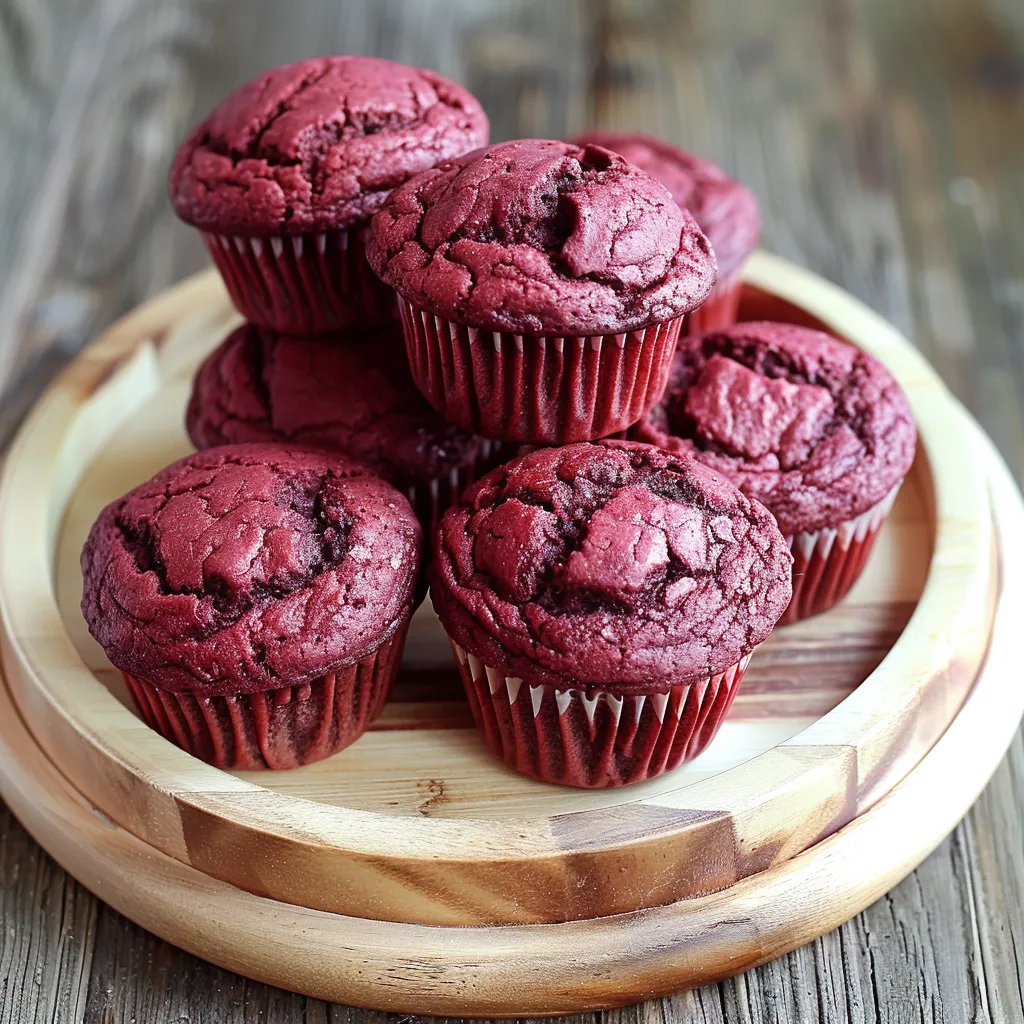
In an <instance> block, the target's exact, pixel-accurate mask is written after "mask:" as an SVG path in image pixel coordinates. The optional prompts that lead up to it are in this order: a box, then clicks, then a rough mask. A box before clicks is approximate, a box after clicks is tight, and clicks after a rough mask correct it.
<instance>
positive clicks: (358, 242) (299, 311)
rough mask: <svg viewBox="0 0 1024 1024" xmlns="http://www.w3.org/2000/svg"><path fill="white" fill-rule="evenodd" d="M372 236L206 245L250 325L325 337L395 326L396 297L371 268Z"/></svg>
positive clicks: (211, 237)
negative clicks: (366, 242)
mask: <svg viewBox="0 0 1024 1024" xmlns="http://www.w3.org/2000/svg"><path fill="white" fill-rule="evenodd" d="M364 233H365V228H361V229H359V230H358V231H326V232H320V233H319V234H309V235H294V236H281V237H272V238H255V237H253V238H249V237H245V236H242V235H215V234H204V235H203V240H204V241H205V242H206V248H207V249H208V250H209V252H210V256H211V257H212V258H213V262H214V263H215V264H216V265H217V269H218V270H219V271H220V274H221V277H223V278H224V284H225V285H226V286H227V289H228V294H229V295H230V296H231V300H232V302H234V304H235V306H236V307H237V309H238V311H239V312H240V313H241V314H242V315H243V316H244V317H245V318H246V319H247V320H250V321H252V323H254V324H256V325H257V326H258V327H266V328H268V329H270V330H274V331H280V332H282V333H283V334H323V333H326V332H328V331H339V330H362V329H364V328H371V327H378V326H380V325H382V324H386V323H390V322H393V321H394V319H395V293H394V292H393V291H392V290H391V289H390V288H388V287H387V286H386V285H385V284H384V283H383V282H382V281H381V280H380V278H378V277H377V275H376V274H374V272H373V271H372V270H371V269H370V265H369V264H368V263H367V262H366V256H365V253H364V249H363V236H364Z"/></svg>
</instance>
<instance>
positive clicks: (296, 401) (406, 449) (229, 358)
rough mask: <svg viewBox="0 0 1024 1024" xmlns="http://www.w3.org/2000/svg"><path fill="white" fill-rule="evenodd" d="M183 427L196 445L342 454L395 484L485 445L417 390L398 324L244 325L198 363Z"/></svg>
mask: <svg viewBox="0 0 1024 1024" xmlns="http://www.w3.org/2000/svg"><path fill="white" fill-rule="evenodd" d="M186 425H187V427H188V432H189V436H190V437H191V438H192V440H193V441H194V442H195V445H196V447H197V448H210V447H212V446H214V445H219V444H236V443H240V442H250V441H291V442H295V443H297V444H303V445H313V446H315V447H318V448H321V447H323V448H332V449H336V450H338V451H343V452H347V453H348V454H350V455H353V456H355V457H356V458H358V459H362V460H363V461H366V462H371V463H372V464H373V465H374V466H376V467H377V468H378V469H379V470H380V472H381V473H382V475H384V476H385V477H387V478H388V479H389V480H391V481H392V482H393V483H394V484H396V486H399V487H401V488H406V487H409V486H411V485H413V484H417V483H425V482H428V481H430V480H432V479H435V478H437V477H444V478H447V476H448V474H449V473H451V472H452V471H453V470H456V469H459V468H461V467H464V466H472V465H474V464H475V462H476V460H477V459H478V458H480V457H482V456H483V452H484V444H485V442H484V441H483V440H482V439H481V438H478V437H474V436H473V435H472V434H470V433H467V432H466V431H464V430H459V428H458V427H455V426H452V425H451V424H449V423H446V422H445V421H444V420H443V419H441V417H440V416H438V415H437V413H435V412H434V410H433V409H431V407H430V405H429V404H428V403H427V401H426V399H424V398H423V396H422V395H421V394H420V393H419V391H418V390H417V389H416V385H415V384H414V383H413V381H412V376H411V375H410V373H409V366H408V362H407V359H406V355H405V349H404V346H403V342H402V338H401V334H400V328H398V327H397V326H396V327H394V328H390V329H387V330H384V331H380V332H377V333H373V334H365V335H356V334H337V335H322V336H319V337H315V338H297V337H291V336H288V335H281V334H275V333H274V332H272V331H261V330H259V329H258V328H256V327H254V326H252V324H243V325H242V326H241V327H239V328H238V329H237V330H235V331H234V332H233V333H232V334H230V335H229V336H228V337H227V339H226V340H225V341H224V342H223V344H221V345H220V346H219V347H218V348H216V349H215V350H214V351H213V353H212V354H211V355H210V356H209V357H208V358H207V359H206V361H205V362H204V363H203V365H202V366H201V367H200V368H199V372H198V373H197V374H196V379H195V384H194V387H193V391H192V398H191V400H190V402H189V407H188V412H187V414H186Z"/></svg>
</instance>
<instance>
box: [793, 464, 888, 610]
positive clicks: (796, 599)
mask: <svg viewBox="0 0 1024 1024" xmlns="http://www.w3.org/2000/svg"><path fill="white" fill-rule="evenodd" d="M902 484H903V481H902V480H901V481H900V482H899V483H897V484H896V486H895V487H893V489H892V490H891V491H890V492H889V493H888V494H887V495H886V496H885V497H884V498H883V499H882V500H881V501H880V502H878V504H877V505H873V506H872V507H871V508H869V509H868V510H867V512H862V513H861V514H860V515H859V516H855V517H854V518H853V519H849V520H847V521H846V522H845V523H841V524H840V525H839V526H837V527H835V528H830V529H825V530H814V531H808V532H803V533H797V534H794V535H793V536H790V537H787V538H786V540H787V541H788V542H789V549H790V551H792V552H793V597H792V600H791V601H790V602H789V607H788V608H787V609H786V611H785V614H784V615H783V616H782V618H781V619H780V620H779V625H780V626H786V625H789V624H790V623H793V622H799V621H800V620H801V619H806V618H808V617H809V616H811V615H817V614H818V613H819V612H825V611H828V609H829V608H831V607H832V606H833V605H834V604H836V602H837V601H840V600H842V599H843V598H844V597H845V596H846V594H847V593H848V592H849V590H850V588H851V587H852V586H853V585H854V583H856V582H857V578H858V577H859V576H860V574H861V573H862V572H863V571H864V566H865V565H866V564H867V561H868V556H869V555H870V554H871V550H872V548H874V546H875V541H876V539H877V538H878V532H879V530H881V528H882V523H884V522H885V519H886V516H888V515H889V513H890V511H892V507H893V505H894V504H895V502H896V495H897V494H898V493H899V489H900V486H901V485H902Z"/></svg>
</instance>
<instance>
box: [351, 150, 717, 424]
mask: <svg viewBox="0 0 1024 1024" xmlns="http://www.w3.org/2000/svg"><path fill="white" fill-rule="evenodd" d="M367 258H368V259H369V261H370V264H371V266H372V267H373V268H374V270H376V271H377V273H379V274H380V275H381V277H382V278H383V279H384V281H385V282H386V283H387V284H389V285H391V286H392V287H393V288H394V289H395V290H396V291H397V292H398V294H399V299H400V307H401V312H402V322H403V325H404V327H405V337H406V344H407V346H408V351H409V361H410V363H411V365H412V372H413V377H414V379H415V381H416V383H417V385H418V386H419V388H420V390H422V391H423V393H424V394H425V395H426V396H427V398H428V399H429V400H430V403H431V404H432V405H433V406H434V408H435V409H437V410H438V411H439V412H441V413H442V414H443V415H444V416H445V417H446V418H447V419H449V420H451V421H453V422H454V423H457V424H458V425H459V426H461V427H463V428H464V429H466V430H470V431H472V432H473V433H477V434H483V435H485V436H487V437H495V438H501V439H502V440H507V441H522V442H526V443H529V444H562V443H565V442H568V441H580V440H589V439H592V438H597V437H602V436H604V435H606V434H611V433H614V432H615V431H619V430H623V429H625V428H626V427H627V426H629V425H630V424H632V423H635V422H636V421H637V420H638V419H639V418H640V417H641V416H642V415H643V413H644V412H645V411H646V410H647V409H649V408H650V407H651V405H653V404H654V402H656V401H657V400H658V398H659V397H660V396H661V393H662V391H663V390H664V387H665V383H666V381H667V379H668V369H669V364H670V362H671V356H672V352H673V350H674V348H675V343H676V339H677V337H678V333H679V325H680V323H681V320H682V317H683V316H684V315H685V314H686V313H687V312H688V311H689V310H691V309H693V308H695V307H696V306H698V305H699V304H700V303H701V302H702V301H703V300H704V298H705V297H706V296H707V294H708V292H709V291H710V290H711V286H712V285H713V283H714V278H715V260H714V256H713V255H712V253H711V249H710V246H709V245H708V241H707V239H706V238H705V237H704V236H703V235H702V234H701V232H700V230H699V228H698V227H697V225H696V222H695V221H694V220H693V218H692V217H691V216H690V215H689V214H688V213H686V212H685V211H682V210H680V209H679V207H678V206H677V205H676V204H675V203H674V202H673V201H672V197H671V196H670V195H669V194H668V192H667V191H666V190H665V189H664V188H663V187H662V186H661V185H659V184H658V183H657V182H656V181H655V180H654V179H653V178H651V177H650V176H649V175H647V174H644V172H643V171H640V170H638V169H637V168H635V167H633V166H632V165H630V164H628V163H626V161H625V160H623V159H622V158H621V157H619V156H616V155H615V154H614V153H611V152H609V151H608V150H606V149H601V148H600V147H597V146H587V147H581V146H573V145H570V144H569V143H565V142H550V141H543V140H538V139H520V140H517V141H515V142H505V143H501V144H500V145H496V146H491V147H490V148H488V149H484V150H480V151H478V152H476V153H471V154H469V155H468V156H464V157H460V158H458V159H456V160H451V161H448V162H445V163H442V164H440V165H438V166H437V167H435V168H433V169H432V170H429V171H425V172H424V173H422V174H420V175H417V176H416V177H415V178H413V179H411V180H410V181H408V182H407V183H406V184H405V185H403V186H401V187H400V188H398V189H396V190H395V191H394V192H393V193H392V194H391V196H390V197H389V199H388V201H387V203H386V204H385V205H384V207H383V209H382V210H381V212H380V213H378V214H377V215H376V217H374V219H373V223H372V225H371V234H370V238H369V240H368V242H367Z"/></svg>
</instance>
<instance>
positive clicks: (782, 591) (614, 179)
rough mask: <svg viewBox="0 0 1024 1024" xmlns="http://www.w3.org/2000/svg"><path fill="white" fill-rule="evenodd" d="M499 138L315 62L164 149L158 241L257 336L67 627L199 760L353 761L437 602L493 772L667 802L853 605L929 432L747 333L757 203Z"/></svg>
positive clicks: (124, 510) (412, 84) (786, 337)
mask: <svg viewBox="0 0 1024 1024" xmlns="http://www.w3.org/2000/svg"><path fill="white" fill-rule="evenodd" d="M486 135H487V120H486V117H485V116H484V114H483V111H482V110H481V108H480V106H479V104H478V103H477V102H476V101H475V100H474V99H473V98H472V97H471V96H470V95H469V94H468V93H466V92H465V90H463V89H461V88H460V87H459V86H457V85H455V84H454V83H451V82H448V81H446V80H445V79H443V78H441V77H440V76H438V75H436V74H434V73H432V72H427V71H418V70H414V69H410V68H405V67H402V66H401V65H396V64H392V63H390V62H386V61H379V60H373V59H369V58H355V57H336V58H324V59H320V60H314V61H307V62H304V63H302V64H298V65H291V66H289V67H285V68H279V69H276V70H274V71H271V72H269V73H268V74H266V75H264V76H262V77H261V78H259V79H257V80H255V81H253V82H251V83H249V84H248V85H246V86H244V87H243V88H242V89H240V90H239V91H238V92H237V93H235V94H234V95H233V96H231V97H230V98H229V99H228V100H227V101H226V102H225V103H224V104H222V105H221V106H220V107H219V108H218V109H217V110H215V111H214V112H213V113H212V114H211V115H210V116H209V117H208V118H207V119H206V120H205V121H204V122H202V123H201V124H200V125H199V126H198V127H197V128H196V129H195V130H194V132H193V133H192V134H191V135H190V137H189V138H188V139H187V140H186V141H185V143H184V144H183V145H182V148H181V150H180V152H179V155H178V157H177V159H176V161H175V163H174V167H173V169H172V172H171V195H172V200H173V202H174V205H175V209H176V210H177V212H178V213H179V215H180V216H181V217H182V218H183V219H185V220H186V221H188V222H189V223H191V224H194V225H195V226H196V227H197V228H199V229H200V230H201V231H202V232H203V235H204V238H205V240H206V244H207V246H208V247H209V249H210V253H211V255H212V257H213V259H214V262H215V263H216V265H217V266H218V268H219V269H220V271H221V273H222V276H223V277H224V280H225V284H226V285H227V288H228V291H229V292H230V294H231V296H232V299H233V300H234V302H235V304H236V305H237V306H238V308H239V310H240V311H241V312H242V313H243V315H244V316H245V317H246V319H247V322H246V323H245V324H243V325H242V326H241V327H239V328H238V329H237V330H235V331H234V332H232V333H231V334H230V335H229V336H228V337H227V338H226V339H224V341H223V342H222V343H221V345H220V346H219V347H218V348H217V349H216V350H215V351H214V352H213V353H212V354H211V355H210V356H209V357H208V358H207V359H206V361H205V362H204V363H203V365H202V366H201V367H200V369H199V371H198V373H197V375H196V378H195V383H194V388H193V394H192V398H191V401H190V403H189V406H188V410H187V416H186V421H187V426H188V431H189V434H190V436H191V437H192V439H193V441H194V442H195V444H196V446H197V448H199V449H200V451H199V452H198V453H197V454H195V455H192V456H189V457H188V458H186V459H183V460H181V461H180V462H178V463H176V464H175V465H173V466H171V467H168V469H166V470H164V471H163V472H161V473H159V474H157V476H156V477H154V478H153V480H151V481H149V482H148V483H146V484H143V485H142V486H141V487H139V488H137V489H136V490H134V491H132V492H131V493H130V494H128V495H126V496H125V497H124V498H122V499H120V500H119V501H117V502H114V503H113V504H112V505H110V506H108V508H107V509H105V510H104V512H103V513H102V514H101V516H100V518H99V520H98V521H97V523H96V525H95V527H94V528H93V531H92V533H91V535H90V538H89V540H88V542H87V544H86V548H85V551H84V552H83V570H84V576H85V590H84V596H83V611H84V613H85V615H86V618H87V620H88V622H89V626H90V629H91V630H92V632H93V634H94V635H95V636H96V637H97V639H99V641H100V642H101V643H102V644H103V646H104V648H105V649H106V651H107V653H108V656H109V657H110V659H111V661H112V662H113V663H114V664H115V665H117V666H118V667H119V668H120V669H121V670H122V671H123V673H124V675H125V678H126V681H127V683H128V686H129V690H130V692H131V694H132V696H133V698H134V699H135V701H136V704H137V706H138V708H139V710H140V713H141V714H142V716H143V717H144V718H145V720H146V721H147V722H148V723H149V724H150V725H152V726H153V727H154V728H156V729H158V730H159V731H160V732H161V733H162V734H163V735H165V736H167V737H168V738H169V739H171V740H172V741H173V742H176V743H178V744H179V745H180V746H183V747H184V748H185V749H187V750H190V751H191V752H192V753H194V754H195V755H196V756H199V757H202V758H204V759H205V760H208V761H210V762H212V763H214V764H217V765H220V766H222V767H232V768H238V767H247V768H252V767H291V766H294V765H298V764H303V763H307V762H309V761H311V760H315V759H317V758H320V757H325V756H328V755H329V754H331V753H334V752H335V751H337V750H340V749H341V748H342V747H344V746H345V745H347V744H348V743H350V742H352V741H353V740H355V739H356V738H357V737H358V736H359V735H360V734H361V733H362V732H363V731H364V730H365V729H366V727H367V726H368V724H369V723H370V722H371V721H372V719H373V717H374V716H375V715H376V714H377V713H378V712H379V711H380V709H381V707H382V706H383V704H384V702H385V700H386V698H387V694H388V691H389V689H390V686H391V684H392V682H393V680H394V677H395V674H396V672H397V670H398V664H399V661H400V656H401V649H402V643H403V640H404V636H405V631H406V627H407V625H408V620H409V616H410V615H411V612H412V610H413V608H414V606H415V604H416V602H417V600H418V599H419V598H420V597H421V596H422V594H423V583H424V582H425V581H428V582H429V584H430V588H431V595H432V600H433V603H434V606H435V609H436V611H437V614H438V617H439V619H440V621H441V624H442V625H443V627H444V628H445V630H446V631H447V633H448V636H449V638H450V640H451V644H452V650H453V655H454V663H455V665H456V666H457V668H458V671H459V672H460V674H461V677H462V680H463V683H464V685H465V689H466V693H467V697H468V700H469V703H470V707H471V709H472V713H473V716H474V719H475V721H476V724H477V726H478V729H479V732H480V735H481V737H482V739H483V741H484V742H485V743H486V744H487V745H488V747H489V748H490V749H491V750H492V751H493V752H494V753H495V754H496V755H497V756H498V757H500V758H502V759H503V760H504V761H505V762H506V763H507V764H509V765H510V766H511V767H513V768H515V769H516V770H518V771H520V772H523V773H526V774H529V775H532V776H534V777H536V778H539V779H543V780H546V781H550V782H560V783H564V784H568V785H576V786H587V787H607V786H619V785H625V784H629V783H633V782H638V781H641V780H643V779H647V778H651V777H653V776H656V775H658V774H660V773H662V772H664V771H667V770H669V769H672V768H674V767H676V766H678V765H679V764H681V763H683V762H684V761H686V760H689V759H691V758H693V757H695V756H696V755H697V754H699V753H700V752H701V751H702V750H704V749H705V747H706V746H707V745H708V743H710V741H711V740H712V738H713V737H714V735H715V733H716V731H717V730H718V728H719V726H720V725H721V722H722V720H723V719H724V717H725V715H726V713H727V711H728V709H729V707H730V705H731V703H732V700H733V698H734V696H735V694H736V690H737V687H738V685H739V683H740V681H741V679H742V676H743V672H744V670H745V668H746V665H747V662H748V660H749V658H750V656H751V654H752V652H753V651H754V649H755V648H756V647H757V645H758V644H759V643H761V642H762V641H763V640H764V639H765V638H766V637H767V636H768V635H769V633H770V632H771V631H772V629H773V627H774V626H775V625H776V623H777V622H779V621H780V619H782V618H783V617H784V616H785V617H787V618H788V619H790V620H793V619H795V618H798V617H801V616H802V615H805V614H810V613H813V612H815V611H819V610H823V609H824V608H825V607H828V606H829V605H830V604H831V603H833V602H834V601H835V600H838V598H839V597H841V596H842V594H843V593H844V592H845V591H846V590H847V589H848V588H849V586H850V585H851V584H852V582H853V580H854V579H855V577H856V575H857V574H858V573H859V571H860V569H861V568H862V567H863V564H864V561H865V559H866V557H867V553H868V552H869V550H870V546H871V543H872V541H873V539H874V537H875V535H876V534H877V531H878V528H879V527H880V525H881V522H882V520H883V519H884V517H885V514H886V513H887V511H888V509H889V508H890V507H891V505H892V501H893V499H894V497H895V493H896V490H897V488H898V486H899V482H900V481H901V480H902V477H903V475H904V474H905V473H906V471H907V469H908V468H909V465H910V460H911V459H912V457H913V450H914V432H913V424H912V421H911V419H910V416H909V410H908V408H907V406H906V400H905V399H904V398H903V396H902V393H901V392H900V391H899V389H898V387H897V386H896V385H895V383H894V382H893V381H892V379H891V378H890V377H889V376H888V374H887V373H886V372H885V371H884V369H882V368H881V367H880V366H879V365H878V364H877V363H874V362H873V361H872V360H870V359H869V358H868V357H867V356H864V355H863V354H862V353H860V352H858V351H857V350H855V349H853V348H852V347H850V346H848V345H846V344H844V343H843V342H840V341H838V340H837V339H833V338H829V337H828V336H825V335H822V334H819V333H817V332H810V331H806V330H803V329H798V328H793V327H787V326H785V325H765V324H755V325H736V324H735V319H736V316H737V311H738V307H739V297H740V277H739V275H740V272H741V269H742V264H743V262H744V260H745V259H746V257H747V256H748V255H749V253H750V251H751V250H752V248H753V247H754V245H755V244H756V239H757V233H758V227H759V219H758V214H757V207H756V203H755V202H754V200H753V197H752V196H751V195H750V193H749V191H748V190H746V189H745V188H744V187H743V186H742V185H740V184H739V183H738V182H735V181H733V180H732V179H730V178H728V176H726V175H725V174H724V172H722V171H721V170H720V169H719V168H717V167H715V166H714V165H712V164H710V163H708V162H707V161H703V160H700V159H699V158H696V157H693V156H691V155H689V154H687V153H684V152H683V151H681V150H677V149H675V148H673V147H669V146H668V145H666V144H664V143H661V142H660V141H658V140H655V139H650V138H647V137H644V136H636V135H630V136H610V135H602V136H590V137H588V138H585V139H582V140H580V141H578V142H575V143H569V142H560V141H553V140H536V139H520V140H516V141H512V142H506V143H501V144H498V145H494V146H490V147H487V148H478V147H481V146H483V145H484V144H485V143H486V141H487V139H486ZM716 256H717V260H716ZM712 328H713V329H714V330H712ZM709 331H710V333H708V332H709ZM681 335H682V341H680V337H681ZM609 438H616V439H614V440H612V439H609ZM424 532H425V533H426V534H427V536H428V538H429V557H424V554H423V551H422V548H423V547H424V545H423V543H422V541H423V533H424ZM794 557H795V559H796V562H795V566H796V569H795V574H794ZM794 592H795V594H796V596H795V597H794Z"/></svg>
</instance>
